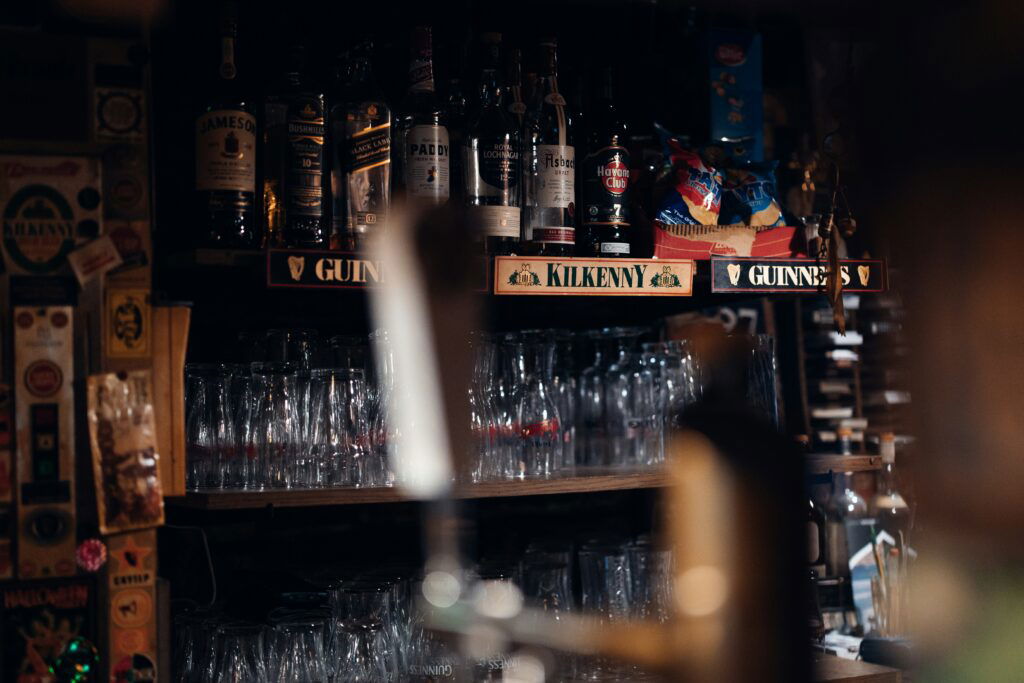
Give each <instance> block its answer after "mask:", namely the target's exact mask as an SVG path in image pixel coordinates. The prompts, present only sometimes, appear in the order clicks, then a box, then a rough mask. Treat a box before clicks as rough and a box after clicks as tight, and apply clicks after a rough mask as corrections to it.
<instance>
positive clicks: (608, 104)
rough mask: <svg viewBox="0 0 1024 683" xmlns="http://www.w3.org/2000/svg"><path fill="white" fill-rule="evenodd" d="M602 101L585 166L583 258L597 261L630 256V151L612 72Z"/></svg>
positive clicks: (608, 73)
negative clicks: (597, 259) (627, 146)
mask: <svg viewBox="0 0 1024 683" xmlns="http://www.w3.org/2000/svg"><path fill="white" fill-rule="evenodd" d="M603 80H604V83H603V88H602V92H601V97H600V99H599V100H598V102H597V103H596V106H595V107H594V108H593V110H592V112H593V113H592V115H591V116H590V126H589V132H588V135H587V156H586V157H585V158H584V159H583V165H582V173H581V176H580V177H581V178H582V185H583V187H582V188H581V189H582V193H583V202H582V206H583V210H582V214H581V217H580V222H581V223H582V226H583V230H582V232H583V235H582V239H581V240H580V241H581V243H582V244H581V246H582V248H581V250H580V251H581V253H582V254H583V255H585V256H592V257H595V258H616V257H625V258H628V257H629V256H630V248H629V151H628V150H627V149H626V146H625V145H626V133H627V131H626V122H625V119H624V118H623V117H622V116H621V115H620V114H619V112H618V110H617V109H616V108H615V98H614V94H613V84H614V71H613V70H612V69H611V68H608V69H606V70H605V71H604V78H603Z"/></svg>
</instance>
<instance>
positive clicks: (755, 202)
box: [719, 161, 786, 227]
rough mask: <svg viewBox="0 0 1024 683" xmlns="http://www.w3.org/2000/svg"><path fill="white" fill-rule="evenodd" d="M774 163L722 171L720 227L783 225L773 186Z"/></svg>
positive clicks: (754, 162)
mask: <svg viewBox="0 0 1024 683" xmlns="http://www.w3.org/2000/svg"><path fill="white" fill-rule="evenodd" d="M778 165H779V162H778V161H750V162H747V163H746V164H743V165H742V166H738V167H736V168H729V169H726V171H725V187H724V189H723V192H722V212H721V220H720V221H719V222H720V223H722V224H723V225H738V224H741V223H742V224H743V225H755V226H764V227H775V226H779V225H785V224H786V219H785V218H784V217H783V215H782V204H781V203H780V202H779V198H778V190H777V189H776V187H775V167H776V166H778Z"/></svg>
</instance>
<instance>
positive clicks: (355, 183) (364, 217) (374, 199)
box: [330, 43, 391, 250]
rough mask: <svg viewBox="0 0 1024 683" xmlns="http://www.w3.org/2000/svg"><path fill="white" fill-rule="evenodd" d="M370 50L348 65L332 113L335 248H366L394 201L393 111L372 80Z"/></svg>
mask: <svg viewBox="0 0 1024 683" xmlns="http://www.w3.org/2000/svg"><path fill="white" fill-rule="evenodd" d="M371 52H372V46H371V45H370V44H368V43H367V44H363V45H361V46H359V47H357V48H356V49H355V50H353V51H352V52H351V53H350V54H349V55H347V59H345V60H344V65H342V69H344V73H343V74H340V76H341V78H340V79H339V80H340V81H341V83H340V84H339V86H340V87H339V88H338V89H337V97H336V98H335V99H336V103H335V104H334V105H333V106H332V107H331V116H330V122H331V123H330V125H331V140H332V163H331V197H332V229H331V234H332V241H333V243H332V246H333V247H335V248H341V249H345V250H355V249H359V248H361V247H362V245H363V243H364V242H365V240H366V238H367V237H369V236H370V235H372V234H373V232H374V231H375V230H378V229H382V228H383V225H384V218H385V216H386V215H387V212H388V206H389V204H390V201H391V109H390V108H389V107H388V105H387V103H386V102H385V101H384V96H383V94H382V93H381V91H380V89H379V88H378V87H377V85H376V82H375V81H374V79H373V65H372V62H371Z"/></svg>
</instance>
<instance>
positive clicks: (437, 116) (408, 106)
mask: <svg viewBox="0 0 1024 683" xmlns="http://www.w3.org/2000/svg"><path fill="white" fill-rule="evenodd" d="M400 123H401V133H400V140H401V144H402V147H401V152H400V153H401V160H402V187H403V189H404V191H405V195H406V199H407V200H408V201H410V202H413V203H425V204H444V203H445V202H447V201H448V194H449V183H450V182H451V179H450V177H449V160H450V144H449V140H448V128H447V127H446V126H445V119H444V116H443V114H442V112H441V107H440V106H439V105H438V102H437V98H436V97H435V95H434V65H433V54H432V47H431V35H430V27H429V26H420V27H417V28H416V29H415V30H414V31H413V39H412V55H411V59H410V62H409V90H408V92H407V94H406V97H405V102H404V105H403V106H402V119H401V122H400Z"/></svg>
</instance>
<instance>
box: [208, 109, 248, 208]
mask: <svg viewBox="0 0 1024 683" xmlns="http://www.w3.org/2000/svg"><path fill="white" fill-rule="evenodd" d="M255 160H256V117H254V116H253V115H252V114H248V113H246V112H244V111H238V110H233V109H218V110H216V111H211V112H207V113H205V114H203V115H202V116H200V117H199V119H198V120H197V121H196V189H197V190H228V191H232V192H253V193H254V192H256V162H255Z"/></svg>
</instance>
